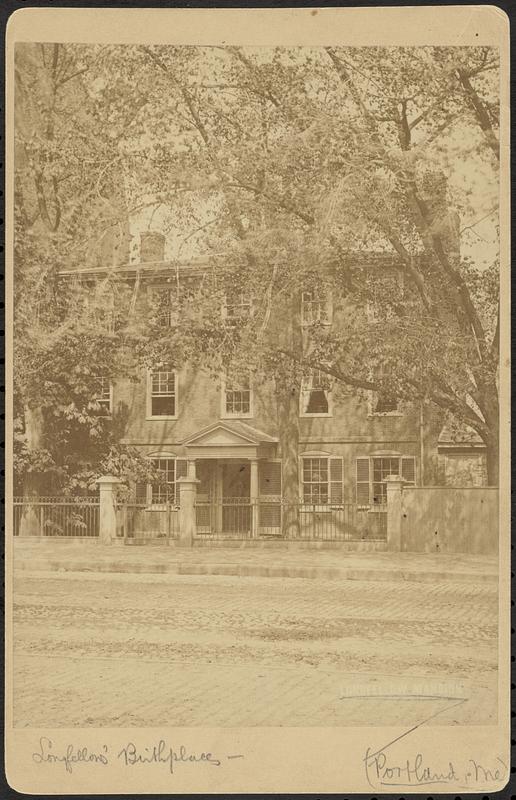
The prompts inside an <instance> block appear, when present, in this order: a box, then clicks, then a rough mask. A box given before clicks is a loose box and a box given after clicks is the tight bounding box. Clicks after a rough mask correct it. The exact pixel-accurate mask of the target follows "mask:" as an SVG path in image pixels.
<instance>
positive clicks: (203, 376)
mask: <svg viewBox="0 0 516 800" xmlns="http://www.w3.org/2000/svg"><path fill="white" fill-rule="evenodd" d="M146 246H147V248H148V249H147V250H145V248H144V247H143V243H142V255H143V256H144V258H142V260H141V261H140V263H139V264H137V265H125V266H124V265H120V266H117V268H116V269H112V270H111V271H110V280H112V281H114V282H117V283H118V285H119V286H123V287H125V291H126V292H128V293H130V292H132V291H133V290H134V285H135V282H138V284H139V286H140V296H141V297H143V298H144V301H143V302H144V303H146V304H147V308H152V307H153V305H154V307H155V305H156V302H157V300H156V298H157V297H159V298H160V303H162V305H161V306H160V309H161V310H160V313H162V314H163V313H164V314H165V318H164V324H165V325H167V324H173V320H172V318H170V319H168V320H167V314H168V311H167V306H166V297H167V293H168V292H169V291H170V279H171V274H173V277H174V281H176V282H177V279H179V280H184V281H196V280H199V277H200V276H202V274H203V271H204V270H206V269H207V266H208V265H207V262H204V261H202V260H197V261H190V262H189V263H188V264H183V265H179V266H178V265H177V264H173V265H172V264H170V263H167V262H166V261H164V260H163V250H162V241H161V239H160V237H159V235H156V234H153V235H152V236H151V240H150V243H149V242H148V243H147V244H146ZM145 255H147V259H146V258H145ZM75 276H76V277H77V274H75ZM79 278H80V280H81V281H82V282H83V283H85V284H89V285H90V286H91V287H93V286H95V284H96V283H97V282H98V281H99V280H105V271H103V270H102V269H88V270H83V271H82V272H81V274H80V276H79ZM163 298H165V301H164V305H163ZM234 302H236V303H237V305H238V306H240V308H239V309H238V313H246V306H247V305H248V303H249V302H250V301H249V300H248V298H247V297H246V295H245V293H243V294H240V295H239V297H238V300H237V301H234ZM336 314H338V311H336V310H335V309H333V308H332V306H331V300H329V299H328V297H327V296H321V295H318V294H317V292H315V291H314V289H313V287H312V288H311V289H309V290H307V291H303V292H302V293H301V322H302V325H305V326H309V325H310V324H312V323H313V322H318V323H322V324H332V323H333V324H336V322H337V317H336ZM97 402H98V403H99V405H101V406H102V413H105V414H107V415H110V414H113V413H116V411H117V409H119V408H122V407H123V408H125V410H126V418H127V423H126V428H125V433H124V438H123V441H124V443H125V444H127V445H130V446H132V447H135V448H137V449H138V450H139V451H140V452H141V453H142V454H143V455H144V456H145V457H147V458H149V459H150V460H152V461H153V462H154V464H155V466H156V467H157V468H158V469H159V471H160V474H161V475H162V480H161V481H160V482H158V483H154V484H153V483H149V484H148V485H144V484H140V485H138V486H137V487H135V496H136V500H137V502H139V503H141V504H142V505H145V506H146V507H148V508H152V507H154V508H159V507H160V506H163V505H164V504H166V503H169V504H172V505H177V504H178V502H179V497H180V479H181V478H182V477H184V476H185V475H186V474H187V473H188V474H189V475H190V477H193V476H195V478H196V479H197V481H198V483H197V502H198V505H199V512H198V526H200V528H203V527H204V528H206V529H207V532H208V529H211V528H216V529H218V530H221V531H223V530H224V528H225V527H226V528H227V527H229V528H231V527H232V526H233V527H234V526H235V525H236V526H240V527H242V526H243V527H244V528H249V530H251V531H252V532H254V533H258V532H259V531H260V530H263V529H267V530H268V531H273V530H274V529H279V528H280V527H281V513H282V511H281V499H282V485H281V481H282V468H281V466H282V457H283V454H282V451H281V444H280V436H279V430H278V408H277V400H276V395H275V392H274V386H273V383H272V381H270V382H268V381H260V384H259V385H257V384H256V382H253V380H252V378H250V379H249V380H242V379H240V380H239V381H231V380H230V379H229V378H228V377H226V376H223V375H221V376H220V377H219V378H218V379H217V378H214V377H212V376H211V375H209V374H208V373H207V372H204V371H202V370H199V369H191V368H189V367H188V365H186V366H183V367H181V368H180V369H174V368H171V367H169V366H167V365H161V366H159V367H157V368H155V369H152V370H150V369H149V370H142V372H141V374H140V377H139V380H138V381H136V382H134V381H112V380H111V379H110V376H102V377H101V378H100V379H99V391H98V395H97ZM423 427H424V419H423V415H422V409H421V408H420V407H419V405H417V404H415V405H412V406H407V405H403V406H402V405H401V404H399V403H398V402H397V400H396V398H394V397H388V396H378V395H376V394H373V393H370V394H369V396H368V397H364V396H358V395H354V394H352V393H349V392H347V393H345V394H344V393H342V392H339V391H338V390H335V387H332V386H331V385H330V384H329V383H328V381H327V378H325V376H323V375H321V374H318V373H317V372H314V373H313V374H312V375H311V376H310V378H308V379H307V380H306V381H305V382H304V384H303V386H302V388H301V391H300V393H299V444H298V457H299V505H300V508H302V509H312V510H314V511H316V512H317V513H320V514H322V513H323V512H324V511H325V510H328V509H333V510H338V509H341V510H342V509H343V508H345V507H351V506H353V508H354V510H355V512H361V513H359V514H358V517H357V516H356V513H355V519H359V522H360V525H361V526H362V528H364V529H367V530H370V531H374V530H375V529H376V528H377V527H378V521H377V520H378V514H379V513H380V514H381V513H382V512H383V511H384V510H385V501H386V484H385V479H386V477H387V476H388V475H392V474H396V475H401V476H402V477H403V478H404V480H405V481H406V482H407V484H409V485H421V483H422V463H423V459H424V457H425V453H424V446H425V444H424V442H425V437H424V430H423ZM446 435H447V434H446ZM438 457H439V460H440V465H441V468H442V473H443V476H445V479H446V480H447V482H449V483H451V484H453V482H454V481H455V480H457V479H458V475H459V473H461V477H460V480H461V481H462V482H464V481H466V484H467V483H468V482H472V483H478V482H480V483H482V482H483V477H482V470H483V461H482V460H483V458H484V456H483V452H482V446H481V444H479V443H478V442H475V443H471V442H466V443H461V442H457V441H453V440H452V441H450V440H449V436H448V439H447V440H446V441H443V446H442V449H441V448H440V449H439V456H438ZM468 475H469V477H468ZM472 476H473V477H472ZM235 508H237V509H238V510H237V511H235V510H234V509H235ZM357 524H358V523H357Z"/></svg>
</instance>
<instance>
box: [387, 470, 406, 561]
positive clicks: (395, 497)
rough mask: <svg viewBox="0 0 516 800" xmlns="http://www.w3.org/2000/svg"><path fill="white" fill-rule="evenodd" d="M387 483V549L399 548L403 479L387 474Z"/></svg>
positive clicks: (396, 550)
mask: <svg viewBox="0 0 516 800" xmlns="http://www.w3.org/2000/svg"><path fill="white" fill-rule="evenodd" d="M385 483H386V484H387V550H392V551H395V552H398V553H399V552H400V550H401V513H402V511H401V503H402V494H403V484H404V483H405V480H404V479H403V478H402V477H400V476H399V475H388V476H387V478H386V479H385Z"/></svg>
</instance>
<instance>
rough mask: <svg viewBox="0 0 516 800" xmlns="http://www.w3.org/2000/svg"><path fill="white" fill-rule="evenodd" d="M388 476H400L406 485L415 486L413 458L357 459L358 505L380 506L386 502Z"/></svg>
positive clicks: (397, 456) (384, 456)
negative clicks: (386, 480)
mask: <svg viewBox="0 0 516 800" xmlns="http://www.w3.org/2000/svg"><path fill="white" fill-rule="evenodd" d="M389 475H400V476H401V477H402V478H403V479H404V480H405V483H406V485H408V486H415V482H416V459H415V456H399V455H378V456H374V455H373V456H367V457H363V458H357V463H356V500H357V503H358V505H363V506H370V505H372V506H381V505H384V504H385V503H386V502H387V485H386V483H385V479H386V478H387V477H388V476H389Z"/></svg>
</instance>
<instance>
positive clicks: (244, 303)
mask: <svg viewBox="0 0 516 800" xmlns="http://www.w3.org/2000/svg"><path fill="white" fill-rule="evenodd" d="M238 297H239V302H238V303H229V302H228V296H227V295H224V302H223V304H222V318H223V319H224V320H226V322H228V323H229V324H236V323H237V322H238V320H239V319H244V320H249V319H251V318H252V317H253V315H254V303H253V296H252V295H251V294H249V293H248V292H238ZM230 308H240V309H244V308H246V309H247V312H246V313H242V314H238V315H236V316H235V315H234V314H230V313H229V309H230Z"/></svg>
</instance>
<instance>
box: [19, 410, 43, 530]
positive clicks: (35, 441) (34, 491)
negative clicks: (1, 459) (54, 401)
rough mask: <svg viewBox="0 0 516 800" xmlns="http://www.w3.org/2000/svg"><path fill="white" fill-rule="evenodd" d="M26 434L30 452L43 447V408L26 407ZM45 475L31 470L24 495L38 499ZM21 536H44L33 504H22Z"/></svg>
mask: <svg viewBox="0 0 516 800" xmlns="http://www.w3.org/2000/svg"><path fill="white" fill-rule="evenodd" d="M24 420H25V436H26V440H27V447H28V449H29V452H33V453H34V452H36V451H37V450H41V449H42V448H43V442H44V420H43V410H42V409H41V408H30V407H29V406H26V407H25V413H24ZM42 481H43V475H42V474H41V473H40V472H37V471H33V470H30V471H28V472H26V474H25V476H24V478H23V496H24V497H29V498H34V499H37V498H38V497H40V495H41V489H42ZM19 535H20V536H42V535H43V531H42V530H41V525H40V519H39V517H38V513H37V510H36V508H35V507H34V506H33V505H31V504H25V505H23V506H22V515H21V519H20V528H19Z"/></svg>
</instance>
